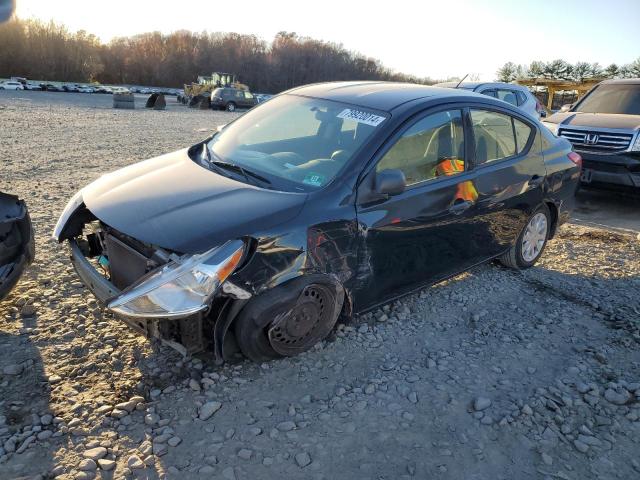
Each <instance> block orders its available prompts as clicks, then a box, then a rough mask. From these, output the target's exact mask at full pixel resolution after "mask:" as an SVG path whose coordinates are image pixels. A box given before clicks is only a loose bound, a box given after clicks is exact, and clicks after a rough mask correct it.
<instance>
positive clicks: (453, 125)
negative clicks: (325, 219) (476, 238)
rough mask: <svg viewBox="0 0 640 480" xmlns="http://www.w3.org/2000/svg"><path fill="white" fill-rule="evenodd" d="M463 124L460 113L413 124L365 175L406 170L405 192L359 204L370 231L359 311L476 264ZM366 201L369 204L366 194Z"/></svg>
mask: <svg viewBox="0 0 640 480" xmlns="http://www.w3.org/2000/svg"><path fill="white" fill-rule="evenodd" d="M464 118H465V116H464V115H463V109H462V108H459V109H449V110H443V111H438V112H435V113H430V114H427V115H424V116H422V117H421V118H418V119H417V120H414V121H410V122H409V123H408V125H407V126H406V127H405V128H404V129H403V130H401V132H400V133H398V134H396V135H395V136H394V137H393V138H391V139H390V141H389V142H388V145H387V147H386V148H385V149H384V150H383V151H382V153H381V154H380V155H379V156H378V159H377V160H376V163H375V167H374V168H373V170H372V171H371V172H369V173H368V174H367V176H365V179H366V178H367V177H368V176H369V175H375V173H376V172H380V171H383V170H387V169H399V170H401V171H402V172H403V173H404V175H405V178H406V188H405V191H404V192H403V193H401V194H399V195H394V196H390V197H388V198H386V199H382V200H379V201H373V202H369V203H361V201H360V200H358V202H357V217H358V222H359V224H360V226H361V229H363V231H364V232H365V234H364V239H363V243H364V244H363V245H362V248H360V249H359V250H360V253H359V255H360V258H359V265H360V268H361V271H360V272H359V274H360V275H361V276H362V278H365V279H366V280H365V281H363V282H362V283H361V286H360V288H359V290H360V291H359V292H358V293H357V295H356V299H357V300H356V301H357V303H358V306H357V307H356V308H357V309H358V310H360V309H364V308H368V307H371V306H373V305H376V304H379V303H383V302H384V301H385V300H388V299H390V298H393V297H396V296H399V295H402V294H404V293H407V292H409V291H411V290H414V289H416V288H418V287H419V286H421V285H423V284H428V283H433V282H436V281H438V280H441V279H443V278H446V277H448V276H450V275H452V274H454V273H456V272H459V271H461V270H464V269H466V268H468V267H469V266H471V265H472V264H474V263H476V260H477V259H476V258H475V255H474V252H473V251H471V250H472V249H470V248H469V238H470V237H471V235H472V232H473V230H474V218H473V216H472V215H471V211H472V210H473V208H471V207H473V206H474V205H475V202H476V199H477V193H475V188H474V175H475V174H474V172H473V170H470V169H469V164H468V158H469V157H470V155H469V153H470V150H469V148H470V145H471V142H470V141H469V132H468V130H467V129H466V128H465V126H464V124H465V121H464ZM363 183H364V182H363ZM360 198H363V199H364V198H366V197H365V195H362V196H360V191H359V199H360Z"/></svg>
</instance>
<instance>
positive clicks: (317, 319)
mask: <svg viewBox="0 0 640 480" xmlns="http://www.w3.org/2000/svg"><path fill="white" fill-rule="evenodd" d="M333 301H334V299H333V295H332V294H331V292H330V290H329V289H328V288H326V287H325V286H323V285H309V286H308V287H306V288H305V289H304V290H303V292H302V294H301V295H300V297H299V298H298V300H297V301H296V304H295V305H294V306H293V307H292V308H291V310H289V311H287V312H285V313H283V314H282V315H279V316H278V317H277V318H276V319H275V320H274V322H273V323H272V324H271V327H270V328H269V331H268V336H269V343H270V344H271V347H272V348H273V349H274V350H275V351H276V352H277V353H279V354H280V355H295V354H297V353H299V352H302V351H305V350H307V349H309V348H311V347H312V346H313V345H315V344H316V343H318V342H319V341H320V340H322V339H323V338H324V336H325V335H326V333H327V332H326V328H324V327H325V326H326V325H327V324H330V321H331V318H330V317H331V315H332V311H333V309H332V308H331V302H333Z"/></svg>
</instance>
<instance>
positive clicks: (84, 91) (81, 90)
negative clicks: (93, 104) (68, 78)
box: [78, 85, 95, 93]
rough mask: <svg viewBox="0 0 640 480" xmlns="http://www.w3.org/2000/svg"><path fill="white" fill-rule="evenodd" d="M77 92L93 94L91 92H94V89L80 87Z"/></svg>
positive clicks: (85, 86)
mask: <svg viewBox="0 0 640 480" xmlns="http://www.w3.org/2000/svg"><path fill="white" fill-rule="evenodd" d="M78 92H80V93H93V92H95V89H94V88H93V87H90V86H88V85H82V86H80V87H78Z"/></svg>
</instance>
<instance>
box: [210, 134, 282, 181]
mask: <svg viewBox="0 0 640 480" xmlns="http://www.w3.org/2000/svg"><path fill="white" fill-rule="evenodd" d="M204 150H205V151H206V154H207V160H208V162H209V165H211V166H214V167H217V168H218V169H223V170H232V171H234V172H238V173H239V174H240V175H242V176H243V177H244V179H245V180H246V181H247V183H250V184H252V185H256V183H255V182H252V181H251V180H249V177H251V178H253V179H255V180H258V181H259V182H260V183H262V184H263V185H265V184H266V185H271V181H270V180H269V179H268V178H265V177H263V176H262V175H260V174H258V173H255V172H252V171H251V170H248V169H246V168H245V167H242V166H240V165H238V164H237V163H230V162H225V161H223V160H219V158H220V157H218V156H217V155H216V154H215V153H214V152H212V151H211V149H210V148H209V147H208V146H207V145H206V144H205V145H204ZM214 158H215V160H214Z"/></svg>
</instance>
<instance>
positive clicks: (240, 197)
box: [82, 149, 307, 253]
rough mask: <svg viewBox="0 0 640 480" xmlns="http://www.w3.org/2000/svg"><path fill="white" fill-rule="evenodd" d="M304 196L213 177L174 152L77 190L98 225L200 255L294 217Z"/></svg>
mask: <svg viewBox="0 0 640 480" xmlns="http://www.w3.org/2000/svg"><path fill="white" fill-rule="evenodd" d="M306 197H307V194H303V193H289V192H279V191H274V190H266V189H262V188H258V187H255V186H253V185H248V184H245V183H242V182H239V181H236V180H233V179H231V178H227V177H225V176H222V175H218V174H217V173H214V172H212V171H210V170H208V169H206V168H203V167H201V166H200V165H198V164H196V163H195V162H193V161H192V160H191V159H190V158H189V155H188V150H187V149H184V150H180V151H177V152H173V153H169V154H167V155H163V156H160V157H157V158H153V159H151V160H146V161H144V162H140V163H137V164H134V165H131V166H129V167H126V168H123V169H121V170H117V171H115V172H113V173H110V174H107V175H104V176H103V177H101V178H99V179H98V180H96V181H95V182H93V183H92V184H90V185H88V186H87V187H85V188H84V189H83V190H82V198H83V201H84V204H85V205H86V207H87V208H88V209H89V210H90V211H91V212H92V213H93V214H94V215H95V216H96V217H97V218H98V219H99V220H101V221H102V222H104V223H106V224H107V225H109V226H110V227H113V228H115V229H116V230H119V231H120V232H122V233H124V234H126V235H129V236H131V237H133V238H136V239H137V240H140V241H143V242H146V243H150V244H153V245H156V246H159V247H163V248H166V249H169V250H174V251H176V252H180V253H200V252H203V251H205V250H208V249H210V248H213V247H215V246H216V245H219V244H220V243H222V242H224V241H227V240H231V239H235V238H239V237H242V236H247V235H251V234H252V233H254V232H256V231H259V230H263V229H268V228H271V227H274V226H276V225H277V224H280V223H283V222H286V221H287V220H290V219H292V218H293V217H295V216H296V215H297V214H298V213H299V212H300V210H301V208H302V206H303V205H304V202H305V200H306Z"/></svg>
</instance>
